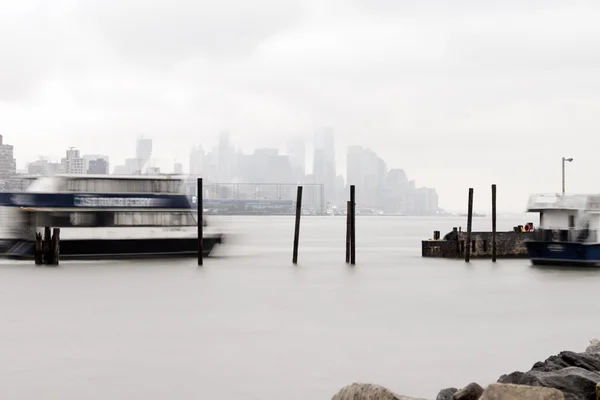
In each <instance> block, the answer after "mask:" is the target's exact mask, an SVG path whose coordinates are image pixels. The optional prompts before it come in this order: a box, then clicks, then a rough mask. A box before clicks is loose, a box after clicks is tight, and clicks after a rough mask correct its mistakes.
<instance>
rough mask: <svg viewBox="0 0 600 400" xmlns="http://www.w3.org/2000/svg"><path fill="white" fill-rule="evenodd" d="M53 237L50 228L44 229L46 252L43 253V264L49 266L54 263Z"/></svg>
mask: <svg viewBox="0 0 600 400" xmlns="http://www.w3.org/2000/svg"><path fill="white" fill-rule="evenodd" d="M51 249H52V237H51V236H50V227H49V226H46V227H44V251H43V263H44V264H46V265H49V264H50V262H51V261H52V253H51Z"/></svg>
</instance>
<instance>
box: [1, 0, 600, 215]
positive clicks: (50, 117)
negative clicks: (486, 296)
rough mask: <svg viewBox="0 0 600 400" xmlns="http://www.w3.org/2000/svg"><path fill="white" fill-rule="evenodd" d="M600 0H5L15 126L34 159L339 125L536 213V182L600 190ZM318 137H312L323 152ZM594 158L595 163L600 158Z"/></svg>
mask: <svg viewBox="0 0 600 400" xmlns="http://www.w3.org/2000/svg"><path fill="white" fill-rule="evenodd" d="M599 19H600V3H598V2H593V1H579V2H577V1H573V2H562V1H561V2H559V1H532V2H528V3H527V4H525V3H521V2H516V1H505V2H484V1H475V0H462V1H461V0H459V1H452V2H449V1H442V0H431V1H418V2H417V1H410V2H400V1H397V0H396V1H393V0H349V1H335V0H331V1H317V0H303V1H300V0H298V1H296V0H290V1H286V2H281V1H276V0H256V1H254V2H244V1H241V0H224V1H220V2H218V3H217V2H210V3H209V2H198V1H184V0H178V1H174V0H171V1H142V0H129V1H120V2H106V1H100V0H98V1H75V0H54V1H52V2H50V1H40V0H37V1H34V0H23V1H20V2H3V3H2V4H1V5H0V47H1V48H2V49H3V51H2V54H1V55H0V116H1V118H0V134H3V135H4V140H5V142H6V143H9V144H12V145H14V146H15V157H16V158H17V162H18V167H19V168H22V167H23V165H24V163H25V162H26V161H34V160H35V159H36V158H37V157H38V156H40V155H48V156H51V157H55V158H59V157H61V156H63V155H64V151H65V150H66V148H67V147H69V146H75V147H77V148H79V149H80V150H81V152H82V153H84V154H85V153H94V154H97V153H100V154H109V155H110V156H111V165H117V164H120V163H122V161H123V160H124V159H125V158H127V157H131V156H132V155H133V154H134V152H135V139H136V138H137V137H139V136H140V135H145V136H146V137H149V138H152V139H153V140H154V149H155V151H154V153H155V157H158V158H159V161H160V164H159V166H160V167H162V168H163V169H166V170H170V168H172V165H173V161H174V160H178V161H180V162H183V163H184V165H186V167H187V159H188V156H189V150H190V149H191V147H192V146H193V145H196V144H202V145H203V147H204V149H209V148H211V147H212V145H214V144H215V143H216V140H217V137H218V132H220V131H222V130H227V131H228V132H230V135H231V138H232V141H233V142H235V143H236V144H239V145H240V146H241V148H242V149H243V150H246V151H248V150H251V149H253V148H255V147H265V146H269V147H272V146H277V147H279V148H280V149H282V150H283V149H285V145H286V141H287V139H288V138H289V137H291V136H303V137H305V138H306V139H307V149H310V146H311V143H312V136H313V134H314V132H315V131H316V130H320V129H322V128H324V127H326V126H331V127H333V128H334V129H335V135H336V136H335V139H336V161H337V167H338V173H340V172H341V173H342V174H345V168H343V169H340V168H342V166H344V165H345V158H346V147H347V146H349V145H362V146H366V147H369V148H371V149H373V150H374V151H375V152H376V153H378V154H379V155H380V156H381V157H382V158H384V159H385V160H386V161H387V163H388V168H403V169H404V170H405V171H406V173H407V174H408V175H409V176H410V177H411V178H413V179H415V180H416V181H417V184H418V185H419V186H428V187H434V188H436V189H437V191H438V195H439V198H440V205H441V206H442V207H443V208H446V209H465V208H466V202H467V190H468V188H469V187H474V188H475V208H476V209H478V210H479V209H482V210H486V209H488V208H489V207H488V204H489V198H490V194H489V192H490V190H489V186H490V184H492V183H496V184H498V196H499V197H498V202H499V203H498V205H499V211H521V210H523V209H524V207H525V205H526V204H525V203H526V200H527V196H528V195H529V193H531V192H540V191H541V192H558V191H560V187H561V182H560V180H561V175H560V172H561V169H560V162H561V157H562V156H567V157H574V158H575V161H574V162H573V163H570V164H568V165H567V178H568V179H567V191H578V192H596V191H600V184H598V183H597V182H596V179H595V178H596V169H595V167H596V157H595V154H594V153H593V149H594V147H595V146H596V145H597V144H599V143H600V139H598V136H597V132H598V131H599V128H600V123H599V121H598V117H597V114H598V111H599V110H600V91H599V89H600V77H598V73H597V72H598V70H599V69H598V68H599V67H600V56H598V53H597V51H596V50H597V49H598V48H600V47H599V46H600V25H598V24H597V22H596V21H598V20H599ZM311 153H312V152H311V151H310V150H308V151H307V155H308V157H309V159H310V157H311ZM589 171H591V172H592V173H589Z"/></svg>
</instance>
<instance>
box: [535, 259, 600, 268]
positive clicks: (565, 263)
mask: <svg viewBox="0 0 600 400" xmlns="http://www.w3.org/2000/svg"><path fill="white" fill-rule="evenodd" d="M531 264H532V265H535V266H547V267H597V266H600V261H589V260H557V259H548V258H532V259H531Z"/></svg>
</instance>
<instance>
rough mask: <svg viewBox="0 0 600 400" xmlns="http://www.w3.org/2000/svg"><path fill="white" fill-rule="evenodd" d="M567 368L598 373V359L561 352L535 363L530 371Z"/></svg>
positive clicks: (599, 366) (588, 355)
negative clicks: (577, 368)
mask: <svg viewBox="0 0 600 400" xmlns="http://www.w3.org/2000/svg"><path fill="white" fill-rule="evenodd" d="M568 367H579V368H582V369H585V370H586V371H600V357H598V356H596V355H593V354H589V353H575V352H572V351H563V352H560V353H559V354H558V355H555V356H550V357H549V358H547V359H546V360H545V361H540V362H537V363H535V364H534V365H533V368H531V370H532V371H544V372H549V371H556V370H560V369H563V368H568ZM513 383H517V382H513Z"/></svg>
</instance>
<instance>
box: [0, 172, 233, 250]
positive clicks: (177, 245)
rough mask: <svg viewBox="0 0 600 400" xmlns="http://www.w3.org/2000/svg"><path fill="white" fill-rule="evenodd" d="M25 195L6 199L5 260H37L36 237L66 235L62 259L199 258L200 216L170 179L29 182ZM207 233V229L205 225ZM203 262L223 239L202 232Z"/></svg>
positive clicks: (2, 208) (1, 220)
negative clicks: (47, 231)
mask: <svg viewBox="0 0 600 400" xmlns="http://www.w3.org/2000/svg"><path fill="white" fill-rule="evenodd" d="M21 185H22V187H24V188H26V189H24V191H20V192H12V193H6V192H5V193H0V243H1V245H0V252H1V253H3V254H4V255H5V256H8V257H13V258H32V257H33V255H34V250H35V235H36V233H37V232H40V233H43V231H44V227H50V228H60V257H61V259H115V258H150V257H192V256H196V255H197V252H198V239H197V238H198V229H197V221H196V219H197V217H196V215H197V214H196V213H193V211H195V210H194V208H193V206H192V205H191V204H190V201H189V200H188V197H187V196H186V195H185V194H183V193H181V192H180V187H181V185H182V181H181V179H179V178H175V177H170V176H140V175H136V176H118V175H56V176H51V177H25V178H23V181H22V182H21ZM203 225H206V223H205V222H204V223H203ZM203 231H204V236H203V247H204V252H203V255H204V256H208V255H209V254H210V253H211V251H212V250H213V248H214V246H215V245H217V244H218V243H221V238H222V234H221V233H218V232H214V231H212V228H210V227H207V228H203Z"/></svg>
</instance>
